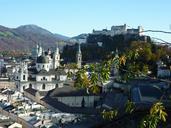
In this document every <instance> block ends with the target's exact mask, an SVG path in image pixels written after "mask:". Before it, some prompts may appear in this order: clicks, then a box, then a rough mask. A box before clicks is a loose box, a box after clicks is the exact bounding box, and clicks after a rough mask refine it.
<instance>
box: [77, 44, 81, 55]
mask: <svg viewBox="0 0 171 128" xmlns="http://www.w3.org/2000/svg"><path fill="white" fill-rule="evenodd" d="M77 54H81V46H80V43H78V51H77Z"/></svg>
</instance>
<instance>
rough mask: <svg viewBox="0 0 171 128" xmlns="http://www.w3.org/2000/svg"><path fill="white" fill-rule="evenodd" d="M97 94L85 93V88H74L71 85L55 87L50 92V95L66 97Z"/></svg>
mask: <svg viewBox="0 0 171 128" xmlns="http://www.w3.org/2000/svg"><path fill="white" fill-rule="evenodd" d="M93 95H97V94H93V93H91V92H90V93H87V90H86V89H76V88H74V87H72V86H64V87H62V88H56V89H54V90H53V91H52V93H51V94H50V96H51V97H66V96H93Z"/></svg>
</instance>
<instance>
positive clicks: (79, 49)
mask: <svg viewBox="0 0 171 128" xmlns="http://www.w3.org/2000/svg"><path fill="white" fill-rule="evenodd" d="M76 61H77V67H78V68H81V63H82V53H81V47H80V43H79V44H78V51H77V54H76Z"/></svg>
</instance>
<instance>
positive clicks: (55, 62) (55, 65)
mask: <svg viewBox="0 0 171 128" xmlns="http://www.w3.org/2000/svg"><path fill="white" fill-rule="evenodd" d="M59 66H60V53H59V47H57V48H56V51H55V53H54V56H53V68H54V69H56V68H58V67H59Z"/></svg>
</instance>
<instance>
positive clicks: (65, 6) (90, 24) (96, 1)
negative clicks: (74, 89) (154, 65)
mask: <svg viewBox="0 0 171 128" xmlns="http://www.w3.org/2000/svg"><path fill="white" fill-rule="evenodd" d="M170 12H171V0H0V25H3V26H7V27H12V28H13V27H18V26H20V25H25V24H36V25H39V26H41V27H43V28H45V29H47V30H49V31H51V32H53V33H59V34H63V35H66V36H75V35H78V34H80V33H90V32H91V31H92V29H103V28H108V29H110V27H111V26H112V25H121V24H124V23H126V24H127V25H129V26H131V27H137V26H138V25H141V26H143V27H144V29H145V30H147V29H153V30H165V31H171V13H170ZM146 34H150V35H152V36H154V37H158V38H162V39H164V40H166V41H170V42H171V35H167V34H159V33H155V34H151V33H146Z"/></svg>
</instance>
